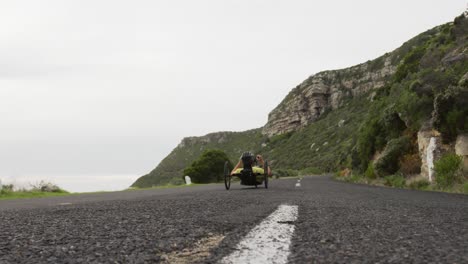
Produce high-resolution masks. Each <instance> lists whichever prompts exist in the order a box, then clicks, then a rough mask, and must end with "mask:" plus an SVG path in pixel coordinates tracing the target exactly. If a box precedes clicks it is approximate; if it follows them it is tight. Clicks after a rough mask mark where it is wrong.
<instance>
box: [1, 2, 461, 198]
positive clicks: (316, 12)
mask: <svg viewBox="0 0 468 264" xmlns="http://www.w3.org/2000/svg"><path fill="white" fill-rule="evenodd" d="M465 9H466V1H463V0H437V1H436V0H417V1H408V0H391V1H383V0H382V1H376V0H357V1H356V0H355V1H346V0H343V1H337V0H335V1H331V0H324V1H294V0H289V1H285V0H283V1H273V0H263V1H257V0H242V1H241V0H232V1H221V0H211V1H206V0H197V1H191V0H186V1H178V0H168V1H116V0H109V1H98V0H92V1H84V0H76V1H65V0H57V1H46V0H41V1H36V0H31V1H19V0H11V1H8V0H3V1H1V2H0V179H2V178H3V181H4V182H5V181H8V180H18V179H30V180H37V179H51V180H53V181H56V182H58V183H59V184H62V185H65V187H66V188H68V189H72V191H83V190H87V191H88V190H97V189H106V188H107V189H115V188H124V187H125V186H128V185H130V184H131V183H132V182H133V181H134V180H135V179H136V178H137V177H138V176H140V175H142V174H145V173H147V172H149V171H150V170H151V169H153V168H154V167H155V166H156V165H157V164H158V163H159V162H160V160H161V159H163V158H164V157H165V156H166V155H167V154H169V153H170V151H171V150H172V149H173V148H174V147H175V146H176V145H177V144H178V143H179V142H180V141H181V139H182V138H183V137H187V136H201V135H204V134H207V133H210V132H216V131H243V130H247V129H251V128H258V127H261V126H263V125H264V124H265V123H266V121H267V116H268V113H269V112H270V111H271V110H272V109H273V108H274V107H276V106H277V105H278V104H279V103H280V102H281V100H282V99H283V98H284V97H285V96H286V95H287V93H288V92H289V91H290V90H291V89H292V88H293V87H295V86H296V85H297V84H299V83H300V82H302V81H303V80H304V79H305V78H307V77H308V76H309V75H311V74H314V73H317V72H319V71H322V70H329V69H337V68H344V67H349V66H352V65H355V64H358V63H362V62H365V61H367V60H369V59H373V58H376V57H378V56H380V55H382V54H384V53H385V52H389V51H392V50H394V49H395V48H397V47H399V46H400V45H401V44H402V43H403V42H405V41H406V40H408V39H409V38H411V37H413V36H415V35H417V34H419V33H421V32H422V31H425V30H427V29H430V28H432V27H434V26H437V25H439V24H442V23H445V22H449V21H452V20H453V19H454V17H455V16H457V15H459V14H461V13H462V12H463V11H464V10H465ZM247 116H248V117H247ZM246 117H247V118H246ZM112 176H115V177H116V178H115V179H119V180H115V181H113V180H112V179H113V178H112ZM95 177H96V179H95V180H93V178H95ZM100 179H106V180H105V181H104V180H102V181H101V185H102V187H99V188H98V187H96V182H97V181H99V180H100ZM80 181H81V183H78V182H80ZM109 181H113V184H114V185H112V184H110V183H109ZM93 182H94V183H93ZM116 182H119V185H118V187H116V186H117V185H116V184H117V183H116ZM110 186H112V187H110Z"/></svg>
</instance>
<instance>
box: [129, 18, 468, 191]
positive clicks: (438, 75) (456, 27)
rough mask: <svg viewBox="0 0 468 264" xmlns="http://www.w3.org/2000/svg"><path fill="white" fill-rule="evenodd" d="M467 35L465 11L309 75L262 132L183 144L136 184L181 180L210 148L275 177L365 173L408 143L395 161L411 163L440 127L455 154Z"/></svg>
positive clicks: (467, 87) (465, 121)
mask: <svg viewBox="0 0 468 264" xmlns="http://www.w3.org/2000/svg"><path fill="white" fill-rule="evenodd" d="M467 31H468V19H467V18H466V15H465V14H463V15H461V16H459V17H457V18H456V19H455V21H454V23H447V24H444V25H441V26H438V27H435V28H433V29H431V30H428V31H426V32H424V33H422V34H420V35H418V36H416V37H415V38H413V39H411V40H409V41H407V42H406V43H404V44H403V45H402V46H401V47H400V48H398V49H396V50H395V51H393V52H390V53H387V54H385V55H383V56H381V57H379V58H377V59H375V60H372V61H368V62H365V63H362V64H359V65H356V66H353V67H350V68H346V69H341V70H332V71H324V72H320V73H317V74H315V75H313V76H310V77H309V78H307V79H306V80H305V81H304V82H302V83H301V84H299V85H298V86H297V87H295V88H294V89H292V91H291V92H290V93H289V94H288V95H287V96H286V98H285V99H284V100H283V101H282V102H281V103H280V104H279V105H278V106H277V107H276V108H275V109H274V110H273V111H272V112H271V113H270V114H269V118H268V122H267V124H266V125H265V126H264V127H262V128H259V129H254V130H250V131H245V132H236V133H234V132H219V133H212V134H209V135H206V136H204V137H191V138H185V139H183V140H182V142H181V144H179V146H177V147H176V148H175V149H174V150H173V151H172V152H171V154H169V155H168V156H167V157H166V158H165V159H164V160H163V161H161V163H160V164H159V165H158V166H157V167H156V168H155V169H154V170H153V171H152V172H150V173H149V174H148V175H145V176H142V177H141V178H140V179H138V180H137V181H136V182H135V183H134V184H133V185H132V186H134V187H148V186H152V185H159V184H166V183H181V182H182V176H183V175H182V170H183V169H184V168H185V167H186V166H187V165H189V164H190V163H191V162H192V161H193V160H195V159H196V158H197V157H198V156H199V155H200V154H201V152H202V151H203V150H205V149H208V148H215V149H221V150H223V151H225V152H226V153H227V154H228V156H229V157H230V158H231V160H232V161H235V160H236V159H237V158H238V157H239V155H240V153H242V151H245V150H251V151H254V152H256V153H263V154H264V156H265V157H266V158H267V159H268V160H270V161H271V165H272V167H273V169H274V171H275V170H276V171H278V169H296V170H305V171H336V170H338V169H343V168H350V169H356V170H360V171H364V170H366V169H367V166H368V165H369V164H372V160H375V159H376V158H378V157H379V156H380V153H382V152H383V153H387V152H388V151H387V152H386V151H385V150H388V149H389V148H390V147H391V146H390V145H391V144H394V143H395V142H397V141H398V142H403V141H404V142H409V143H407V144H408V146H407V147H405V151H404V152H401V153H398V155H403V156H404V157H406V158H402V157H403V156H402V157H400V156H398V157H396V158H397V159H396V161H400V163H401V162H405V159H410V158H411V159H414V158H415V157H417V156H418V147H419V148H421V146H418V144H419V141H420V138H419V135H420V132H421V131H423V130H437V131H438V132H437V133H439V134H440V137H441V141H443V144H445V145H444V146H442V143H441V145H440V149H444V151H448V149H449V148H450V147H451V144H452V145H453V142H454V140H455V139H456V138H457V136H458V135H460V134H463V133H466V132H467V131H468V118H467V117H468V107H467V105H468V102H466V101H467V100H468V93H467V91H468V75H467V71H468V62H467V61H468V60H467V58H468V55H467V51H468V41H467V36H468V32H467ZM437 133H435V134H437ZM432 134H434V133H432ZM401 137H405V138H407V140H406V141H405V140H403V139H401ZM389 144H390V145H389ZM452 148H453V146H452ZM424 155H425V153H421V151H420V153H419V156H421V159H423V158H422V157H423V156H424ZM393 160H395V159H393ZM419 162H420V163H421V160H420V161H419ZM422 162H423V163H424V161H422ZM423 165H424V164H423ZM421 169H422V167H421ZM408 173H409V172H408ZM411 173H419V172H417V170H416V171H411Z"/></svg>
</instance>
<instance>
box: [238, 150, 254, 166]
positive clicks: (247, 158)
mask: <svg viewBox="0 0 468 264" xmlns="http://www.w3.org/2000/svg"><path fill="white" fill-rule="evenodd" d="M241 160H242V162H243V163H244V164H246V163H247V164H252V163H253V162H254V161H255V158H254V154H252V153H251V152H249V151H247V152H244V153H242V156H241Z"/></svg>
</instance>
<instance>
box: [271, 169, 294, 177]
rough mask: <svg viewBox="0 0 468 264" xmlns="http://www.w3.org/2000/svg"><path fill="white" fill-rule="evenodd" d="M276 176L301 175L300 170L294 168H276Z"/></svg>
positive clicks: (274, 172)
mask: <svg viewBox="0 0 468 264" xmlns="http://www.w3.org/2000/svg"><path fill="white" fill-rule="evenodd" d="M273 174H274V175H275V176H276V178H280V177H292V176H299V171H297V170H293V169H276V170H274V171H273Z"/></svg>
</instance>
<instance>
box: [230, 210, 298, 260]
mask: <svg viewBox="0 0 468 264" xmlns="http://www.w3.org/2000/svg"><path fill="white" fill-rule="evenodd" d="M297 215H298V207H297V205H280V206H279V207H278V209H276V211H274V212H273V213H272V214H271V215H269V216H268V217H267V218H265V219H264V220H263V221H262V222H261V223H260V224H259V225H257V226H256V227H255V228H254V229H252V230H251V231H250V232H249V233H248V234H247V236H246V237H244V239H242V240H241V241H240V242H239V244H238V245H237V246H236V251H234V252H233V253H231V254H230V255H228V256H226V257H224V258H223V259H222V260H221V263H260V264H261V263H287V260H288V256H289V253H290V252H289V245H290V244H291V238H292V236H293V234H294V229H295V226H294V222H295V221H296V219H297Z"/></svg>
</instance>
